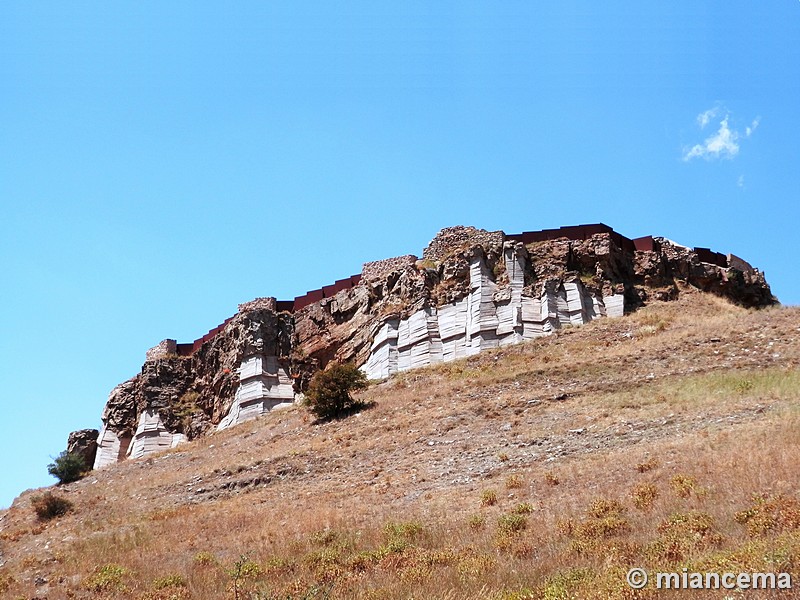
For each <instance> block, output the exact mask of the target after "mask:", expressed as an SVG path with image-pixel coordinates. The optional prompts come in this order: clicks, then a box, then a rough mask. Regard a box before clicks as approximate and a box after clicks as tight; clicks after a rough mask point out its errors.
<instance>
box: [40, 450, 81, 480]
mask: <svg viewBox="0 0 800 600" xmlns="http://www.w3.org/2000/svg"><path fill="white" fill-rule="evenodd" d="M87 468H88V467H87V465H86V463H85V462H84V460H83V458H82V457H81V456H79V455H77V454H73V453H71V452H67V451H66V450H64V451H63V452H62V453H61V454H59V455H58V456H56V457H55V458H54V459H53V462H52V463H50V464H49V465H47V472H48V473H50V475H52V476H53V477H55V478H56V479H58V483H60V484H62V483H72V482H73V481H78V480H79V479H80V478H81V477H83V476H84V474H85V473H86V470H87Z"/></svg>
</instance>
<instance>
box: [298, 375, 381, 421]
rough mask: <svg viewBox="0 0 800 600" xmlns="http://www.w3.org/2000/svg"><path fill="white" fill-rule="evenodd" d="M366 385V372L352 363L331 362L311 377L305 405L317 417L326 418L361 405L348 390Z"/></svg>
mask: <svg viewBox="0 0 800 600" xmlns="http://www.w3.org/2000/svg"><path fill="white" fill-rule="evenodd" d="M366 387H367V376H366V375H365V374H364V372H363V371H361V370H359V369H358V367H356V366H355V365H354V364H352V363H344V364H338V363H337V364H333V365H331V366H329V367H328V368H327V369H325V370H324V371H318V372H317V373H315V374H314V376H313V377H312V378H311V383H309V386H308V391H307V392H306V405H307V406H308V407H309V409H310V410H311V412H312V413H313V414H314V415H315V416H316V417H317V418H318V419H320V420H322V421H328V420H330V419H334V418H336V417H340V416H343V415H345V414H347V413H348V412H350V411H352V410H353V409H356V408H359V407H361V406H363V404H362V403H361V402H358V401H357V400H354V399H353V397H352V396H351V395H350V392H353V391H356V390H363V389H364V388H366Z"/></svg>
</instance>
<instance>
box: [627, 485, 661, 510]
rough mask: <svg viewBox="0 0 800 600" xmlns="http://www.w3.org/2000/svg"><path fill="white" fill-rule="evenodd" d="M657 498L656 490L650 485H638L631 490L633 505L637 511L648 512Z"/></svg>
mask: <svg viewBox="0 0 800 600" xmlns="http://www.w3.org/2000/svg"><path fill="white" fill-rule="evenodd" d="M656 498H658V488H657V487H656V486H655V485H654V484H652V483H640V484H638V485H637V486H636V487H634V488H633V490H631V500H632V501H633V505H634V506H635V507H636V508H638V509H639V510H648V509H650V508H651V507H652V506H653V502H655V501H656Z"/></svg>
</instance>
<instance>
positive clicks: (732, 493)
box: [0, 292, 800, 600]
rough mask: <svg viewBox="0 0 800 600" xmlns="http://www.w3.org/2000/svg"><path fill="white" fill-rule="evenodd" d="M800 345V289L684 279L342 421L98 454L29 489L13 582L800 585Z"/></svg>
mask: <svg viewBox="0 0 800 600" xmlns="http://www.w3.org/2000/svg"><path fill="white" fill-rule="evenodd" d="M798 365H800V309H795V308H776V309H767V310H763V311H750V310H745V309H741V308H738V307H735V306H732V305H730V304H727V303H726V302H724V301H722V300H719V299H717V298H714V297H710V296H706V295H702V294H697V293H690V292H687V293H685V294H684V296H683V298H682V300H680V301H678V302H674V303H665V304H655V305H651V306H649V307H647V308H645V309H643V310H641V311H639V312H637V313H635V314H632V315H630V316H627V317H624V318H622V319H616V320H606V321H597V322H594V323H592V324H590V325H586V326H583V327H579V328H568V329H565V330H562V331H560V332H559V333H558V334H557V335H554V336H551V337H548V338H543V339H540V340H536V341H534V342H532V343H528V344H524V345H519V346H512V347H508V348H504V349H501V350H498V351H492V352H485V353H483V354H481V355H480V356H476V357H473V358H470V359H467V360H462V361H458V362H455V363H449V364H446V365H440V366H436V367H431V368H425V369H421V370H418V371H414V372H408V373H404V374H402V375H400V376H397V377H394V378H392V379H390V380H388V381H385V382H382V383H379V384H376V385H373V386H371V387H370V388H369V389H368V390H367V391H366V392H364V393H363V399H364V400H366V401H374V403H375V405H374V407H373V408H370V409H368V410H365V411H363V412H361V413H360V414H358V415H355V416H352V417H349V418H347V419H344V420H340V421H335V422H331V423H326V424H322V425H318V424H314V423H313V421H312V419H311V418H310V417H309V415H308V413H307V412H306V411H305V410H304V409H303V408H300V407H295V408H291V409H287V410H284V411H282V412H276V413H272V414H270V415H268V416H266V417H265V418H263V419H260V420H258V421H255V422H250V423H247V424H245V425H242V426H239V427H236V428H233V429H231V430H227V431H224V432H222V433H219V434H216V435H213V436H209V437H207V438H204V439H202V440H199V441H196V442H193V443H191V444H187V445H184V446H182V447H180V448H178V449H176V450H173V451H171V452H168V453H165V454H162V455H158V456H155V457H152V458H148V459H143V460H139V461H130V462H127V463H122V464H119V465H117V466H114V467H112V468H109V469H106V470H102V471H98V472H92V473H91V474H90V475H89V476H88V477H87V478H85V479H83V480H81V481H79V482H76V483H73V484H69V485H65V486H59V487H57V488H54V489H53V491H54V492H55V493H56V494H57V495H59V496H61V497H63V498H65V499H68V500H69V501H71V502H72V504H73V508H72V510H71V511H70V512H68V513H67V514H66V515H64V516H60V517H57V518H54V519H52V520H49V521H41V520H39V519H38V518H37V516H36V514H35V512H34V509H33V506H32V500H33V499H34V498H35V497H37V496H38V495H41V494H42V492H43V490H37V491H30V492H26V493H25V494H23V495H22V496H21V497H20V498H19V499H17V501H16V502H15V503H14V505H13V506H12V507H11V508H10V509H9V510H8V511H5V512H4V513H2V514H1V516H0V553H1V556H0V562H3V561H4V565H3V566H2V567H0V595H2V597H3V598H6V597H7V598H31V597H36V595H37V594H39V596H40V597H44V596H46V597H47V598H50V599H53V598H56V599H59V598H131V599H170V598H178V599H189V598H191V599H196V600H197V599H216V598H239V599H244V598H248V599H249V598H259V599H267V598H281V599H284V598H374V599H383V598H387V599H389V598H420V599H424V598H452V599H461V598H486V599H524V598H547V599H551V600H556V599H562V598H563V599H567V598H649V597H656V596H657V595H658V594H657V593H656V591H655V590H654V589H653V588H652V586H649V587H647V588H645V589H644V590H642V591H638V592H634V591H633V590H631V589H630V588H629V587H628V586H627V585H626V583H625V573H626V572H627V571H628V569H629V568H630V567H632V566H639V567H644V568H646V569H648V570H651V571H678V572H680V571H681V569H682V568H684V567H686V568H688V569H689V571H708V570H712V571H719V572H722V571H776V572H778V571H789V572H792V573H793V574H794V575H795V579H796V580H797V585H800V480H798V477H797V473H798V465H800V443H799V442H800V402H799V400H800V370H798ZM724 595H725V594H724V592H723V591H722V590H718V591H715V592H698V591H688V592H677V593H672V594H671V595H670V597H674V598H683V597H685V598H690V597H691V598H704V597H708V598H722V597H724ZM728 595H731V596H732V597H747V598H760V597H765V598H766V597H774V595H772V594H771V593H769V592H768V593H764V594H763V595H759V593H757V592H749V593H747V594H746V595H745V596H742V595H741V594H734V593H733V592H730V593H729V594H728ZM786 597H789V596H786Z"/></svg>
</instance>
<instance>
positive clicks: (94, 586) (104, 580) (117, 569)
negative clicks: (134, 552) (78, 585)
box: [83, 565, 130, 592]
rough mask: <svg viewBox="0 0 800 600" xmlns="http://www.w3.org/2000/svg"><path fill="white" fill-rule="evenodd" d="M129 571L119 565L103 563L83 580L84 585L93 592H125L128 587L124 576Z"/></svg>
mask: <svg viewBox="0 0 800 600" xmlns="http://www.w3.org/2000/svg"><path fill="white" fill-rule="evenodd" d="M129 573H130V572H129V571H128V569H126V568H125V567H121V566H119V565H103V566H102V567H100V568H98V569H96V570H95V572H94V574H93V575H91V576H90V577H88V578H87V579H86V580H85V581H84V582H83V587H85V588H86V589H87V590H89V591H92V592H125V591H127V589H128V587H127V586H126V585H125V583H124V582H123V578H124V577H126V576H127V575H128V574H129Z"/></svg>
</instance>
